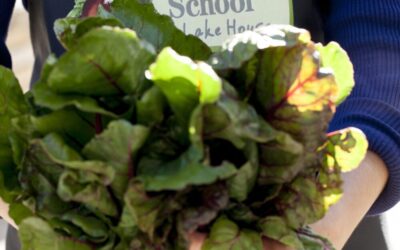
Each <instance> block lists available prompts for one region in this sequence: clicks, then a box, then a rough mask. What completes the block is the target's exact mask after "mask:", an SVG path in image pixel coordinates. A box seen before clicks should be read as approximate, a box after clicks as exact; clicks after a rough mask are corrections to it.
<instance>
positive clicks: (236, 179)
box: [227, 144, 259, 202]
mask: <svg viewBox="0 0 400 250" xmlns="http://www.w3.org/2000/svg"><path fill="white" fill-rule="evenodd" d="M245 150H246V154H247V157H248V159H249V160H248V162H246V164H244V165H243V166H242V167H240V169H239V170H238V171H237V173H236V174H235V175H234V176H233V177H232V178H231V179H229V180H228V182H227V183H228V188H229V196H230V197H232V198H234V199H236V200H237V201H239V202H243V201H244V200H246V199H247V196H248V194H249V193H250V192H251V191H252V189H253V187H254V185H255V184H256V180H257V176H258V172H259V171H258V170H259V166H258V150H257V146H256V145H255V144H249V145H248V146H247V147H246V149H245Z"/></svg>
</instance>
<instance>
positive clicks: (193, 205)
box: [177, 183, 229, 239]
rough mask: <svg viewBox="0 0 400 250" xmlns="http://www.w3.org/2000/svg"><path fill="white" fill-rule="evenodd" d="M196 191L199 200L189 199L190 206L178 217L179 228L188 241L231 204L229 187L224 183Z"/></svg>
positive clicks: (187, 205)
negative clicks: (190, 236) (189, 237)
mask: <svg viewBox="0 0 400 250" xmlns="http://www.w3.org/2000/svg"><path fill="white" fill-rule="evenodd" d="M196 191H197V192H196V193H195V194H197V195H198V198H197V200H196V201H195V200H192V199H190V197H189V202H188V204H186V206H185V207H184V208H183V210H182V211H181V212H179V215H178V225H177V227H178V230H179V232H180V233H181V234H182V235H183V237H184V238H186V239H188V236H189V235H190V234H192V233H194V232H195V231H197V229H198V228H199V227H201V226H204V225H208V224H210V223H211V222H212V221H213V220H214V219H215V218H216V217H217V216H218V213H219V212H220V211H222V210H224V209H225V208H226V207H227V205H228V202H229V195H228V190H227V187H226V185H224V184H222V183H216V184H213V185H209V186H205V187H200V188H199V190H196ZM192 195H193V194H192ZM190 201H191V202H190Z"/></svg>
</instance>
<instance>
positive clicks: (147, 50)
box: [47, 27, 154, 96]
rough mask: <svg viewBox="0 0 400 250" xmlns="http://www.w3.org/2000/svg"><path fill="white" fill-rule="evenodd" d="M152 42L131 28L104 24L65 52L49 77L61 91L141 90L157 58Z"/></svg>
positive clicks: (109, 92) (119, 92) (92, 93)
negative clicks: (147, 71)
mask: <svg viewBox="0 0 400 250" xmlns="http://www.w3.org/2000/svg"><path fill="white" fill-rule="evenodd" d="M153 54H154V51H153V49H152V47H151V45H149V44H148V43H146V42H144V41H140V40H139V39H138V38H137V36H136V34H135V33H134V32H133V31H131V30H128V29H120V28H112V27H102V28H96V29H93V30H91V31H89V32H88V33H86V34H84V35H83V36H82V37H81V38H80V39H78V41H77V45H76V46H75V47H73V48H72V49H71V50H69V51H68V52H66V53H65V54H64V55H62V56H61V57H60V59H59V61H58V62H57V63H56V64H55V65H54V68H53V70H52V71H51V72H50V75H49V77H48V80H47V84H48V86H49V87H50V88H51V89H52V90H53V91H55V92H57V93H63V94H81V95H90V96H109V95H124V94H139V93H140V92H141V91H143V88H144V85H145V83H144V80H145V79H144V72H145V70H146V69H147V68H148V65H150V63H151V62H152V60H153V58H154V55H153Z"/></svg>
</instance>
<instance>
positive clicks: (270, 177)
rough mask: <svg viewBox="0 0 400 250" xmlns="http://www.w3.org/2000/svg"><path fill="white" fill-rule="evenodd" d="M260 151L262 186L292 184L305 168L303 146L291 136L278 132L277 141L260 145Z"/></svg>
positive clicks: (259, 182)
mask: <svg viewBox="0 0 400 250" xmlns="http://www.w3.org/2000/svg"><path fill="white" fill-rule="evenodd" d="M259 150H260V174H259V176H258V184H260V185H271V184H283V183H286V182H290V181H291V180H293V178H294V177H296V175H297V174H298V173H299V172H300V171H301V170H302V169H303V168H304V167H305V164H304V158H303V146H302V145H301V144H300V143H298V142H296V141H295V140H294V139H293V138H292V137H291V136H290V135H289V134H286V133H283V132H277V134H276V139H275V140H273V141H271V142H269V143H265V144H260V145H259Z"/></svg>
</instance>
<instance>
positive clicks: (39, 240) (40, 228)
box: [19, 217, 93, 250]
mask: <svg viewBox="0 0 400 250" xmlns="http://www.w3.org/2000/svg"><path fill="white" fill-rule="evenodd" d="M19 236H20V239H21V244H22V250H71V249H74V250H91V249H93V246H90V245H89V244H87V243H85V242H81V241H79V240H77V239H72V238H68V237H64V236H62V235H59V234H58V233H56V232H55V231H54V230H53V229H52V228H51V227H50V225H49V224H48V223H47V222H46V221H44V220H43V219H40V218H38V217H31V218H28V219H26V220H24V221H23V222H22V223H21V224H20V225H19Z"/></svg>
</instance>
